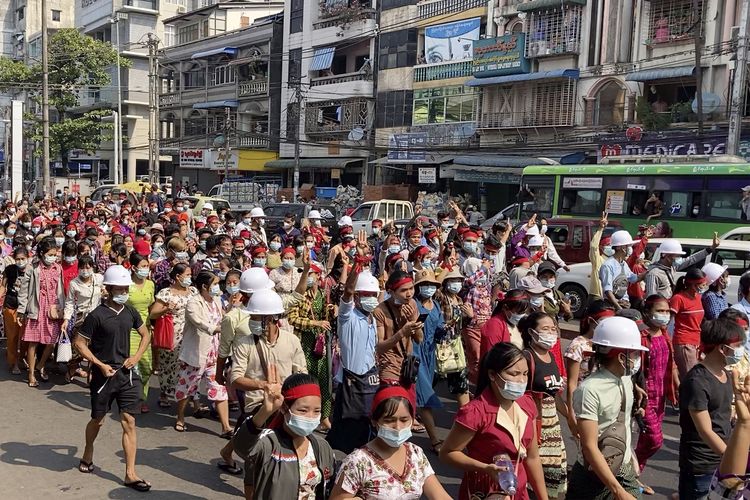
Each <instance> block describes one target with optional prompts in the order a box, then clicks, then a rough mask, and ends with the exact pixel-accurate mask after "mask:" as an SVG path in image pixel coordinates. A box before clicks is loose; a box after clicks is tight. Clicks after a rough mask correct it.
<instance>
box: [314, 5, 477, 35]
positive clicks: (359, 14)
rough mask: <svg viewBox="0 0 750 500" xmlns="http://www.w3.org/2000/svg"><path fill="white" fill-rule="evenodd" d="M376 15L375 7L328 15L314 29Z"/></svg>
mask: <svg viewBox="0 0 750 500" xmlns="http://www.w3.org/2000/svg"><path fill="white" fill-rule="evenodd" d="M485 1H486V0H485ZM376 17H377V12H376V11H375V9H361V10H358V11H356V12H350V13H346V14H341V15H340V16H334V17H327V18H325V19H323V20H321V21H318V22H317V23H313V29H316V30H322V29H324V28H332V27H334V26H348V25H350V24H351V23H353V22H357V21H362V20H364V19H375V18H376Z"/></svg>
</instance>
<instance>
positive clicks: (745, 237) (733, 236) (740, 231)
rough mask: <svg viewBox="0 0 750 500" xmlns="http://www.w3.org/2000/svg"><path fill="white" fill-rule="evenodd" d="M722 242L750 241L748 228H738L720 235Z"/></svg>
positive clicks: (749, 227) (749, 228)
mask: <svg viewBox="0 0 750 500" xmlns="http://www.w3.org/2000/svg"><path fill="white" fill-rule="evenodd" d="M720 239H722V240H739V241H750V226H740V227H735V228H734V229H732V230H730V231H727V232H726V233H724V234H722V235H721V238H720Z"/></svg>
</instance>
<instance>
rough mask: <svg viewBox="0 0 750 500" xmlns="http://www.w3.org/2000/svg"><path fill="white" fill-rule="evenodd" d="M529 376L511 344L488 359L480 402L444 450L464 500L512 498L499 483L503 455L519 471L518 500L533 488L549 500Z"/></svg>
mask: <svg viewBox="0 0 750 500" xmlns="http://www.w3.org/2000/svg"><path fill="white" fill-rule="evenodd" d="M528 374H529V368H528V362H527V361H526V358H525V357H524V355H523V352H522V351H521V349H519V348H518V347H516V346H515V345H513V344H510V343H508V342H500V343H497V344H495V345H494V346H493V347H492V349H490V351H489V352H488V353H487V356H486V357H485V358H483V360H482V367H481V369H480V373H479V382H478V384H477V388H476V391H475V397H474V399H473V400H472V401H471V402H470V403H469V404H467V405H466V406H464V407H462V408H460V409H459V410H458V413H457V414H456V420H455V422H454V424H453V427H452V428H451V430H450V433H449V434H448V437H447V438H446V439H445V443H444V444H443V447H442V449H441V450H440V460H441V461H442V462H443V463H445V464H446V465H449V466H452V467H456V468H458V469H460V470H462V471H463V472H464V475H463V479H462V481H461V486H460V488H459V494H458V498H459V500H469V499H470V498H493V497H495V496H496V497H498V498H505V497H506V495H508V492H502V491H500V486H499V484H498V481H497V475H498V473H499V472H503V471H504V469H501V467H500V466H498V465H496V464H495V462H496V460H497V459H498V457H499V456H500V455H508V457H509V458H510V460H511V461H512V462H513V464H514V466H515V467H514V468H515V470H514V472H515V475H516V478H517V485H516V492H515V495H514V496H513V498H515V499H517V500H528V498H529V493H528V491H527V487H528V485H530V486H531V489H532V490H533V491H534V494H535V495H536V498H537V499H539V500H547V499H548V498H549V497H548V495H547V489H546V487H545V485H544V473H543V471H542V463H541V460H540V458H539V447H538V444H537V435H536V425H535V420H536V413H537V412H536V406H535V404H534V402H533V401H532V400H531V398H528V397H523V396H524V394H525V392H526V385H527V383H528ZM571 498H573V497H571Z"/></svg>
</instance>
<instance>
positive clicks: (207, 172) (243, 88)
mask: <svg viewBox="0 0 750 500" xmlns="http://www.w3.org/2000/svg"><path fill="white" fill-rule="evenodd" d="M283 6H284V4H283V1H279V2H268V1H262V2H261V1H257V2H233V3H221V4H216V5H209V6H206V7H203V8H200V9H196V10H194V11H191V12H186V13H183V14H180V15H178V16H175V17H172V18H170V19H166V20H165V21H164V22H165V23H166V25H167V26H171V29H172V30H173V33H174V34H175V36H176V43H175V44H173V45H172V46H171V47H169V48H167V49H165V50H164V52H163V53H162V54H161V56H160V79H161V91H160V96H159V120H160V130H161V140H160V148H161V152H162V154H168V155H171V156H172V158H173V166H174V180H175V182H179V183H182V184H183V185H184V184H185V183H188V184H190V185H192V184H198V187H199V189H201V190H203V191H204V192H207V191H208V189H209V188H210V187H211V186H212V185H213V184H214V183H216V182H217V181H219V180H220V179H221V178H223V177H224V176H225V175H226V174H227V173H228V174H229V175H231V176H233V177H234V176H236V175H241V176H247V177H251V176H254V175H256V174H257V173H259V172H264V171H265V164H266V162H269V161H272V160H276V159H277V158H278V150H279V124H280V114H281V108H282V106H281V80H282V78H281V75H282V73H281V66H282V62H281V61H282V58H281V50H282V37H283V26H282V16H281V14H279V12H280V11H281V9H282V8H283ZM206 26H209V29H208V30H206V28H205V27H206ZM227 151H228V153H227Z"/></svg>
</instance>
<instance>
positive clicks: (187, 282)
mask: <svg viewBox="0 0 750 500" xmlns="http://www.w3.org/2000/svg"><path fill="white" fill-rule="evenodd" d="M192 274H193V273H192V272H191V270H190V267H189V266H188V265H187V264H186V263H182V262H180V263H177V264H175V266H174V267H173V268H172V270H171V271H170V273H169V277H170V279H171V281H172V284H171V285H170V286H169V287H167V288H164V289H162V290H159V292H157V294H156V297H155V301H154V303H153V304H152V305H151V308H150V309H149V318H150V319H151V321H152V322H153V321H155V320H158V319H160V318H161V317H162V316H165V315H167V314H170V315H172V321H173V325H174V330H173V335H174V336H173V342H172V345H173V348H172V350H171V351H170V350H167V349H159V361H158V366H159V388H160V390H161V392H160V394H159V407H160V408H169V407H170V406H171V401H172V400H174V397H175V385H176V384H177V372H178V370H179V366H180V364H179V359H178V356H179V354H180V347H181V345H182V334H183V330H184V329H185V312H186V309H187V303H188V301H189V300H190V298H191V297H192V296H194V295H196V294H197V293H198V291H197V290H196V289H195V287H193V286H192V284H193V281H192Z"/></svg>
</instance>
